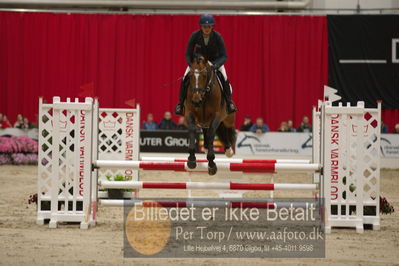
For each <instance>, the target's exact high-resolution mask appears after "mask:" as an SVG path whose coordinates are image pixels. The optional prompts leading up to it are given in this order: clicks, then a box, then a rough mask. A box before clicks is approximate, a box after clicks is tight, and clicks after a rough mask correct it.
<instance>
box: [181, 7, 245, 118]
mask: <svg viewBox="0 0 399 266" xmlns="http://www.w3.org/2000/svg"><path fill="white" fill-rule="evenodd" d="M199 25H200V26H201V29H200V30H198V31H195V32H193V34H192V35H191V38H190V40H189V41H188V46H187V50H186V61H187V63H188V65H190V64H191V62H192V61H193V58H194V54H195V53H197V54H201V55H203V56H204V57H205V58H206V59H208V60H209V61H210V62H211V64H212V70H218V71H220V72H221V74H222V75H223V78H224V80H221V82H222V83H223V92H224V95H225V98H226V101H227V113H229V114H230V113H233V112H237V108H236V106H235V105H234V103H233V101H232V100H231V86H230V82H229V80H228V79H227V75H226V70H225V68H224V66H223V64H224V63H225V62H226V60H227V54H226V48H225V46H224V41H223V38H222V35H220V33H218V32H216V31H214V30H213V26H215V19H214V18H213V16H212V15H210V14H205V15H202V16H201V18H200V21H199ZM189 71H190V67H187V69H186V72H185V73H184V78H183V80H182V83H181V85H180V96H179V103H178V104H177V105H176V108H175V114H176V115H183V108H184V107H183V106H184V100H185V99H186V96H187V87H188V83H189V82H188V80H189V77H188V75H187V74H188V72H189Z"/></svg>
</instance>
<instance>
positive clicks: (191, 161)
mask: <svg viewBox="0 0 399 266" xmlns="http://www.w3.org/2000/svg"><path fill="white" fill-rule="evenodd" d="M187 121H188V136H189V146H188V153H189V156H188V159H187V166H188V168H190V169H194V168H195V167H197V162H196V158H195V147H196V146H195V140H196V139H195V133H196V128H195V121H194V117H193V116H191V115H189V116H188V119H187Z"/></svg>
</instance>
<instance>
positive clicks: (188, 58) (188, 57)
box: [186, 32, 195, 65]
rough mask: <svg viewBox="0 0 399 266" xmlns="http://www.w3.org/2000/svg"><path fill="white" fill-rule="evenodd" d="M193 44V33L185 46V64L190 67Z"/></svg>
mask: <svg viewBox="0 0 399 266" xmlns="http://www.w3.org/2000/svg"><path fill="white" fill-rule="evenodd" d="M194 44H195V32H193V34H192V35H191V37H190V39H189V40H188V44H187V49H186V62H187V64H188V65H190V64H191V62H192V61H193V53H194Z"/></svg>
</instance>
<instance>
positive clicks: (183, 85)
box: [175, 67, 190, 115]
mask: <svg viewBox="0 0 399 266" xmlns="http://www.w3.org/2000/svg"><path fill="white" fill-rule="evenodd" d="M189 71H190V68H189V67H187V69H186V72H185V73H184V76H183V79H182V81H181V84H180V93H179V103H178V104H177V105H176V107H175V114H176V115H183V112H184V101H185V100H186V97H187V83H188V75H187V74H188V72H189Z"/></svg>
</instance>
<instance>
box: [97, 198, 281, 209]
mask: <svg viewBox="0 0 399 266" xmlns="http://www.w3.org/2000/svg"><path fill="white" fill-rule="evenodd" d="M99 202H100V205H101V206H104V207H123V206H137V205H142V206H144V207H150V206H154V201H150V202H145V201H140V200H109V199H102V200H100V201H99ZM155 204H156V206H160V207H165V208H176V207H180V208H186V207H198V208H200V207H222V208H223V207H229V208H258V209H275V208H276V204H275V203H274V202H249V201H212V200H209V201H205V200H201V201H197V200H196V201H190V200H187V201H155Z"/></svg>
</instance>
